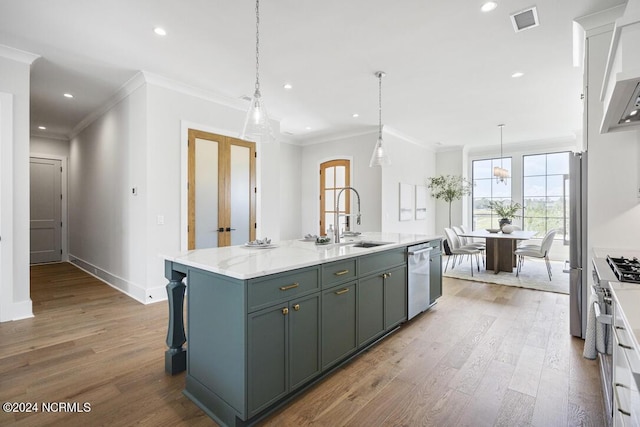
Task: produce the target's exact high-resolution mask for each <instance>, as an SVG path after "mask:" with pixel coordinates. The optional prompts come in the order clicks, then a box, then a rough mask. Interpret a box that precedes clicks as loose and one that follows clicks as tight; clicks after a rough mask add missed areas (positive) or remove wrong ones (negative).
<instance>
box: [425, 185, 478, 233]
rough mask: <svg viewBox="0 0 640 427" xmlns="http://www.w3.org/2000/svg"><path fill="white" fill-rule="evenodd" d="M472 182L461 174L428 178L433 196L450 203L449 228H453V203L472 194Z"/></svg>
mask: <svg viewBox="0 0 640 427" xmlns="http://www.w3.org/2000/svg"><path fill="white" fill-rule="evenodd" d="M471 185H472V184H471V183H470V182H469V181H468V180H467V179H466V178H463V177H461V176H459V175H440V176H435V177H430V178H427V187H428V188H429V190H431V197H433V198H435V199H436V200H440V199H442V200H444V201H445V202H448V203H449V228H451V203H452V202H453V201H454V200H460V199H462V197H463V196H466V195H468V194H471Z"/></svg>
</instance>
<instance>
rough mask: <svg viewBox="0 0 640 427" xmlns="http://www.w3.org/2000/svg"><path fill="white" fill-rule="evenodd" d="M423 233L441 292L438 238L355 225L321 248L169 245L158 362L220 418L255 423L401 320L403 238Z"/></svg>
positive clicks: (408, 240)
mask: <svg viewBox="0 0 640 427" xmlns="http://www.w3.org/2000/svg"><path fill="white" fill-rule="evenodd" d="M427 242H428V243H429V244H430V245H431V246H433V248H434V251H432V252H433V254H432V257H433V259H432V262H433V264H432V265H433V267H434V268H433V270H432V271H433V272H434V275H436V276H437V277H433V276H434V275H432V278H431V281H432V282H433V283H432V286H435V287H437V288H439V289H438V290H437V291H438V292H439V294H438V295H440V294H441V286H442V282H441V280H442V279H441V275H440V271H441V270H440V265H441V263H440V249H441V237H440V236H427V235H414V234H396V233H364V234H363V235H361V236H359V237H358V238H350V241H345V242H342V243H341V244H329V245H326V246H321V245H316V244H315V243H314V242H304V241H299V240H291V241H282V242H276V243H275V244H274V247H271V248H254V247H244V246H234V247H224V248H211V249H200V250H194V251H189V252H184V253H180V254H176V255H166V256H164V258H165V276H166V277H167V279H169V284H168V285H167V291H168V295H169V309H170V316H169V331H168V334H167V345H168V346H169V347H170V348H169V350H167V352H166V354H165V369H166V371H167V372H168V373H171V374H174V373H177V372H180V371H183V370H185V369H186V370H187V374H186V387H185V390H184V393H185V395H186V396H188V397H189V398H190V399H191V400H192V401H194V402H195V403H196V404H197V405H198V406H199V407H200V408H201V409H202V410H204V411H205V412H206V413H207V414H208V415H209V416H210V417H212V418H213V419H214V420H216V421H217V422H218V423H220V424H223V425H248V424H252V423H254V422H256V421H257V420H259V419H261V418H262V417H263V416H264V415H266V414H268V413H270V412H271V411H273V410H274V409H275V408H277V407H279V406H281V405H283V404H284V403H286V402H287V401H288V400H290V399H291V398H292V397H294V396H295V395H297V394H298V393H300V392H301V391H303V390H305V389H307V388H308V387H310V386H311V385H313V384H314V383H315V382H316V381H318V380H319V379H320V378H322V377H323V376H324V375H326V374H328V373H329V372H331V371H332V370H333V369H335V368H336V367H337V366H340V365H341V364H342V363H345V362H346V361H348V360H349V359H350V358H352V357H354V356H355V355H357V354H359V353H360V352H362V351H363V350H364V349H366V348H367V347H369V346H370V345H372V344H374V343H375V342H376V341H378V340H380V339H381V338H383V337H384V336H385V335H387V334H389V333H391V332H393V331H394V330H395V329H396V328H397V327H398V326H399V325H400V324H401V323H402V322H404V321H406V319H407V247H408V246H410V245H414V244H419V243H427ZM362 243H365V244H362ZM379 243H383V244H379ZM378 244H379V245H378ZM185 278H186V281H187V283H188V292H187V316H188V318H187V324H188V333H187V335H186V336H185V333H184V326H183V318H182V317H183V314H182V305H183V295H184V292H185V283H184V279H185ZM432 295H433V291H432ZM187 338H188V339H187ZM185 341H186V342H188V350H186V349H185V348H183V344H184V343H185Z"/></svg>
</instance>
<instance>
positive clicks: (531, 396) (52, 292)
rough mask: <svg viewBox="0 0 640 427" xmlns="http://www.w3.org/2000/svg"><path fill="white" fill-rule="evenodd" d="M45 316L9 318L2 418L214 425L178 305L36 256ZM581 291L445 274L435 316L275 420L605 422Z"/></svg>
mask: <svg viewBox="0 0 640 427" xmlns="http://www.w3.org/2000/svg"><path fill="white" fill-rule="evenodd" d="M31 282H32V288H31V289H32V290H31V298H32V300H33V307H34V313H35V318H32V319H25V320H20V321H15V322H6V323H2V324H0V401H1V402H40V403H41V402H79V403H81V404H82V403H84V402H88V403H90V405H91V411H90V412H84V413H64V412H58V413H43V412H38V413H30V414H26V413H20V414H13V413H4V412H0V425H2V426H4V425H24V426H41V425H60V426H62V425H64V426H75V425H82V426H86V425H92V426H93V425H109V426H114V425H115V426H128V425H149V426H165V425H166V426H174V425H184V426H192V425H193V426H209V425H215V423H214V422H213V421H211V420H210V419H209V418H208V417H206V416H205V415H204V413H203V412H202V411H200V410H199V409H198V408H197V407H196V406H195V405H194V404H193V403H192V402H191V401H189V400H188V399H187V398H186V397H184V396H183V395H182V393H181V391H182V388H183V386H184V374H182V375H177V376H174V377H171V376H166V375H165V374H164V350H165V343H164V342H165V338H166V320H167V307H166V303H157V304H152V305H148V306H145V305H142V304H139V303H137V302H136V301H134V300H132V299H131V298H129V297H127V296H125V295H123V294H121V293H120V292H118V291H116V290H114V289H112V288H110V287H109V286H107V285H105V284H103V283H102V282H100V281H98V280H97V279H95V278H93V277H91V276H90V275H87V274H86V273H84V272H82V271H81V270H78V269H77V268H75V267H74V266H72V265H71V264H67V263H63V264H51V265H41V266H34V267H32V269H31ZM568 301H569V299H568V296H567V295H560V294H552V293H546V292H540V291H533V290H527V289H520V288H514V287H507V286H499V285H491V284H484V283H474V282H468V281H464V280H456V279H445V282H444V296H443V297H442V298H441V299H440V300H439V302H438V304H437V305H436V306H435V307H434V308H432V309H431V310H430V311H429V312H427V313H424V314H422V315H420V316H418V317H417V318H415V319H414V320H413V321H412V322H410V323H409V324H408V325H406V326H403V327H402V328H401V329H400V330H399V331H398V332H396V333H395V334H393V335H392V336H390V337H389V338H387V339H386V340H385V341H383V342H381V343H379V344H378V345H377V346H375V347H374V348H372V349H370V350H369V351H368V352H366V353H364V354H362V355H361V356H360V357H357V358H356V359H355V360H354V361H352V362H351V363H349V364H347V365H345V366H343V367H342V368H340V369H339V370H337V371H336V372H335V373H334V374H333V375H331V376H329V377H328V378H326V379H325V380H323V381H322V382H321V383H320V384H318V385H317V386H316V387H314V388H312V389H311V390H309V391H308V392H306V393H305V394H303V395H302V396H300V397H299V398H298V399H296V400H294V401H293V402H292V403H290V404H289V405H288V406H287V407H285V408H284V409H282V410H280V411H279V412H277V413H275V414H273V415H272V416H271V417H269V418H268V419H266V420H265V421H264V422H263V423H262V424H263V425H267V426H299V425H310V424H316V425H323V426H339V425H345V426H378V425H393V426H418V425H420V426H494V425H495V426H545V427H546V426H578V425H584V426H603V425H604V421H603V419H602V395H601V392H600V388H599V377H598V368H597V364H596V362H595V361H590V360H586V359H583V358H582V346H583V341H582V340H579V339H575V338H572V337H571V336H570V335H569V333H568V329H569V326H568V321H569V320H568Z"/></svg>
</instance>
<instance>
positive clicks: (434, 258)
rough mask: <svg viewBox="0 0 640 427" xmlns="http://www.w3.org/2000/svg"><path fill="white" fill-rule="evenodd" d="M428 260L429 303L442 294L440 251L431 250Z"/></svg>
mask: <svg viewBox="0 0 640 427" xmlns="http://www.w3.org/2000/svg"><path fill="white" fill-rule="evenodd" d="M429 262H430V263H431V266H430V267H429V268H430V275H429V304H433V303H434V302H435V301H436V299H438V298H440V297H441V296H442V252H440V251H437V252H436V251H432V252H431V255H430V257H429Z"/></svg>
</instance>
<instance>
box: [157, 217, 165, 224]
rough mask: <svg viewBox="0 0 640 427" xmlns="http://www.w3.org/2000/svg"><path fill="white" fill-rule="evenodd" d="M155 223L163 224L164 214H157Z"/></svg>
mask: <svg viewBox="0 0 640 427" xmlns="http://www.w3.org/2000/svg"><path fill="white" fill-rule="evenodd" d="M157 223H158V225H164V215H158V217H157Z"/></svg>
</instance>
